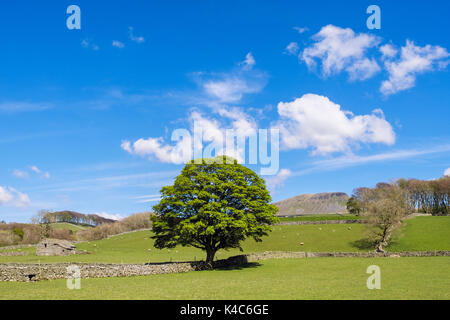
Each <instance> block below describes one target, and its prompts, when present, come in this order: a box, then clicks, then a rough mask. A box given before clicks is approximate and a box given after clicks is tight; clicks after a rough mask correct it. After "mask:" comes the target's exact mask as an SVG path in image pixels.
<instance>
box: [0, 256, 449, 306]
mask: <svg viewBox="0 0 450 320" xmlns="http://www.w3.org/2000/svg"><path fill="white" fill-rule="evenodd" d="M369 265H378V266H379V267H380V270H381V289H380V290H369V289H367V287H366V281H367V278H368V276H369V275H368V274H366V269H367V267H368V266H369ZM449 266H450V257H427V258H373V259H368V258H366V259H364V258H312V259H280V260H266V261H262V262H261V263H260V264H252V265H250V266H249V267H245V268H241V269H234V270H213V271H193V272H188V273H180V274H162V275H152V276H147V277H128V278H99V279H82V280H81V289H80V290H69V289H67V287H66V281H65V280H52V281H39V282H28V283H15V282H0V299H255V300H259V299H432V300H436V299H450V273H449V272H448V270H449Z"/></svg>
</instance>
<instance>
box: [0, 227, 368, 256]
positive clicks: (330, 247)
mask: <svg viewBox="0 0 450 320" xmlns="http://www.w3.org/2000/svg"><path fill="white" fill-rule="evenodd" d="M150 236H151V232H150V231H138V232H133V233H128V234H124V235H119V236H115V237H111V238H109V239H104V240H99V241H91V242H83V243H79V244H77V248H78V249H81V250H87V251H88V252H91V254H88V255H72V256H66V257H38V256H36V255H35V248H25V249H22V250H23V251H28V252H29V253H30V255H28V256H0V263H3V262H25V263H37V262H41V263H46V262H69V261H76V262H110V263H121V262H123V263H143V262H164V261H192V260H202V259H204V258H205V253H204V252H202V251H201V250H199V249H195V248H191V247H177V248H175V249H170V250H168V249H163V250H158V249H155V248H154V247H153V240H152V239H150V238H149V237H150ZM362 236H363V226H362V225H359V224H351V225H346V224H335V225H287V226H275V227H274V229H273V231H272V232H271V233H270V235H269V236H268V237H266V238H265V239H264V240H263V242H258V243H257V242H255V241H254V240H253V239H248V240H246V241H245V242H244V243H243V249H244V253H251V252H264V251H360V249H358V248H357V247H356V246H355V245H354V242H355V241H358V240H359V239H360V238H361V237H362ZM301 242H303V243H304V245H300V243H301ZM149 249H150V250H149ZM237 254H241V252H240V251H239V250H238V249H233V250H229V251H224V250H222V251H219V252H218V253H217V258H219V259H221V258H227V257H229V256H233V255H237Z"/></svg>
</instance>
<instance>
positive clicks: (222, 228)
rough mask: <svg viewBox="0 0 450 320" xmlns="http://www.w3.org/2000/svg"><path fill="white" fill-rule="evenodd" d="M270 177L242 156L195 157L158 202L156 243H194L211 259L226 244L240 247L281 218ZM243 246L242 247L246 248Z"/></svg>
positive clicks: (166, 245) (164, 245) (161, 245)
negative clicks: (245, 163) (269, 188)
mask: <svg viewBox="0 0 450 320" xmlns="http://www.w3.org/2000/svg"><path fill="white" fill-rule="evenodd" d="M270 202H271V197H270V194H269V192H268V191H267V189H266V185H265V182H264V180H263V179H262V178H260V177H259V176H258V175H257V174H256V173H254V172H253V171H252V170H250V169H249V168H247V167H245V166H242V165H240V164H238V163H237V161H236V160H234V159H232V158H229V157H225V156H219V157H215V158H213V159H201V160H200V161H191V162H189V163H188V164H186V165H185V167H184V168H183V170H182V172H181V174H180V175H179V176H177V178H176V179H175V182H174V184H173V185H171V186H167V187H163V188H162V189H161V201H160V202H159V203H158V204H157V205H155V206H154V207H153V209H154V211H155V215H154V216H152V218H151V219H152V221H153V227H152V229H153V232H154V233H155V235H154V236H153V239H155V247H156V248H159V249H162V248H173V247H175V246H177V245H182V246H192V247H195V248H199V249H202V250H205V251H206V262H207V263H209V264H211V263H212V262H213V260H214V256H215V254H216V252H217V251H218V250H220V249H229V248H240V249H241V246H240V244H241V242H242V241H243V240H244V239H246V238H248V237H252V238H253V239H254V240H255V241H262V240H261V237H263V236H266V235H267V234H268V232H270V231H271V225H273V224H274V223H276V222H278V221H279V220H278V218H277V217H276V213H277V211H278V208H277V207H276V206H274V205H272V204H270ZM241 250H242V249H241Z"/></svg>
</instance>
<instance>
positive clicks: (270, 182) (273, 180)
mask: <svg viewBox="0 0 450 320" xmlns="http://www.w3.org/2000/svg"><path fill="white" fill-rule="evenodd" d="M291 175H292V171H291V170H289V169H281V170H280V171H279V172H278V174H277V175H275V176H271V177H269V178H267V179H266V183H267V187H268V188H269V190H270V191H272V192H273V191H275V190H276V189H277V188H279V187H280V186H282V185H283V184H284V182H285V181H286V180H287V179H288V178H289V177H290V176H291Z"/></svg>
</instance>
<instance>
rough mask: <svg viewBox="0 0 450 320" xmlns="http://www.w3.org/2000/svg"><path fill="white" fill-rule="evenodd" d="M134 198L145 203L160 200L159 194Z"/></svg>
mask: <svg viewBox="0 0 450 320" xmlns="http://www.w3.org/2000/svg"><path fill="white" fill-rule="evenodd" d="M134 199H138V201H137V203H147V202H156V201H159V200H161V196H160V195H159V194H151V195H146V196H139V197H135V198H134Z"/></svg>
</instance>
